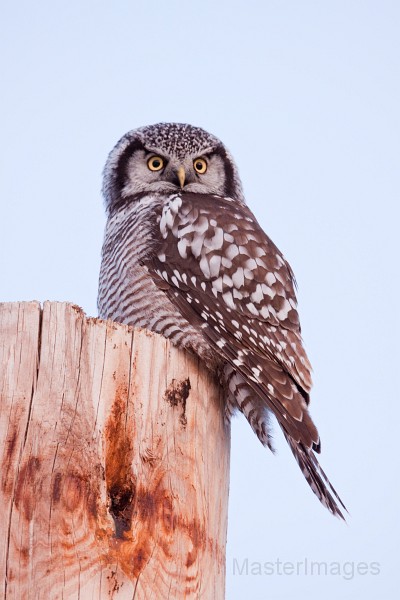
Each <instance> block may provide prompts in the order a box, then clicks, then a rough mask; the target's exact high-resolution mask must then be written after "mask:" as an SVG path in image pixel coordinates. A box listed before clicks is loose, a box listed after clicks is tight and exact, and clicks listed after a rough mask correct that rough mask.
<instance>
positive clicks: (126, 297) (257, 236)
mask: <svg viewBox="0 0 400 600" xmlns="http://www.w3.org/2000/svg"><path fill="white" fill-rule="evenodd" d="M103 195H104V199H105V206H106V212H107V217H108V218H107V225H106V230H105V238H104V244H103V249H102V263H101V271H100V282H99V295H98V308H99V316H100V317H101V318H103V319H112V320H114V321H119V322H121V323H125V324H128V325H133V326H135V327H140V328H144V329H148V330H150V331H153V332H156V333H159V334H161V335H163V336H165V337H166V338H168V339H170V340H171V342H172V343H173V344H175V345H176V346H178V347H180V348H183V349H185V350H187V351H189V352H192V353H194V354H195V355H197V356H198V357H199V358H200V360H201V361H202V362H203V363H204V364H205V365H206V366H207V368H208V369H210V370H211V371H212V372H213V373H216V374H217V375H218V377H219V379H220V381H221V384H222V385H223V388H224V392H225V399H226V401H225V406H226V415H227V418H230V416H231V415H232V414H233V412H234V411H235V410H237V409H238V410H239V411H240V412H242V413H243V414H244V416H245V417H246V419H247V420H248V422H249V424H250V426H251V428H252V429H253V431H254V433H255V434H256V435H257V437H258V439H259V440H260V442H261V443H262V444H263V445H265V446H267V447H270V448H271V437H270V428H269V416H270V414H271V413H272V414H274V415H275V417H276V419H277V421H278V423H279V425H280V427H281V429H282V431H283V434H284V436H285V438H286V440H287V442H288V444H289V446H290V448H291V451H292V452H293V454H294V456H295V458H296V460H297V462H298V464H299V466H300V469H301V471H302V472H303V474H304V476H305V478H306V480H307V482H308V483H309V485H310V487H311V489H312V490H313V491H314V493H315V494H316V495H317V496H318V498H319V499H320V501H321V502H322V504H324V505H325V506H326V507H327V508H328V509H329V511H330V512H331V513H333V514H334V515H337V516H339V517H341V518H344V517H343V513H342V509H344V508H345V507H344V505H343V503H342V501H341V500H340V498H339V496H338V495H337V493H336V492H335V490H334V488H333V487H332V485H331V484H330V482H329V480H328V478H327V477H326V475H325V473H324V472H323V470H322V469H321V467H320V465H319V463H318V460H317V458H316V455H315V453H319V452H320V439H319V435H318V431H317V429H316V427H315V425H314V423H313V421H312V419H311V417H310V414H309V410H308V406H309V400H310V389H311V385H312V382H311V374H310V373H311V366H310V363H309V360H308V358H307V355H306V352H305V350H304V347H303V344H302V338H301V333H300V323H299V317H298V312H297V302H296V294H295V279H294V275H293V272H292V270H291V268H290V266H289V264H288V263H287V261H286V260H285V258H284V257H283V255H282V253H281V252H280V251H279V250H278V248H277V247H276V246H275V244H274V243H273V242H272V241H271V240H270V238H269V237H268V236H267V235H266V233H264V231H263V230H262V228H261V227H260V225H259V224H258V222H257V220H256V218H255V216H254V215H253V213H252V212H251V210H250V209H249V208H248V206H247V204H246V201H245V198H244V195H243V190H242V185H241V182H240V179H239V175H238V170H237V167H236V165H235V162H234V161H233V158H232V156H231V154H230V153H229V151H228V150H227V149H226V147H225V146H224V145H223V144H222V142H221V141H220V140H219V139H218V138H216V137H214V136H213V135H211V134H209V133H207V132H206V131H204V130H203V129H201V128H199V127H193V126H191V125H185V124H180V123H159V124H156V125H150V126H146V127H142V128H139V129H136V130H133V131H130V132H128V133H127V134H126V135H124V136H123V137H122V138H121V139H120V141H119V142H118V143H117V145H116V146H115V147H114V149H113V150H112V151H111V153H110V155H109V157H108V160H107V163H106V166H105V169H104V183H103Z"/></svg>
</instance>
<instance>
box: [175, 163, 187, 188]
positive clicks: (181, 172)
mask: <svg viewBox="0 0 400 600" xmlns="http://www.w3.org/2000/svg"><path fill="white" fill-rule="evenodd" d="M176 174H177V175H178V179H179V184H180V186H181V188H183V186H184V185H185V177H186V173H185V169H184V168H183V167H179V169H178V170H177V172H176Z"/></svg>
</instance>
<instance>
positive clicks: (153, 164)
mask: <svg viewBox="0 0 400 600" xmlns="http://www.w3.org/2000/svg"><path fill="white" fill-rule="evenodd" d="M147 166H148V167H149V169H150V171H161V169H162V168H163V166H164V159H163V158H161V156H151V157H150V158H149V160H148V161H147Z"/></svg>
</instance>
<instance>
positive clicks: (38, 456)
mask: <svg viewBox="0 0 400 600" xmlns="http://www.w3.org/2000/svg"><path fill="white" fill-rule="evenodd" d="M229 436H230V433H229V427H228V426H226V425H225V423H224V418H223V409H222V397H221V392H220V390H219V387H218V385H217V384H216V382H215V380H214V379H213V378H212V377H211V375H210V374H209V373H208V372H207V371H206V370H205V369H204V368H202V367H201V366H200V365H199V363H198V361H197V360H196V359H195V358H193V357H191V356H190V355H188V354H187V353H185V352H182V351H179V350H177V349H176V348H174V347H172V346H171V345H170V344H169V342H168V341H167V340H165V339H164V338H162V337H160V336H157V335H154V334H150V333H148V332H145V331H140V330H133V329H132V328H129V327H127V326H124V325H120V324H117V323H113V322H109V321H100V320H98V319H90V318H89V319H88V318H86V317H85V315H84V313H83V312H82V311H81V310H80V309H79V308H78V307H76V306H73V305H71V304H67V303H57V302H51V303H50V302H46V303H45V304H44V307H43V308H41V306H40V304H39V303H37V302H21V303H10V304H2V305H0V500H1V515H0V598H5V599H7V600H10V599H12V600H19V599H21V600H26V599H32V600H49V599H51V600H53V599H54V600H55V599H61V598H62V599H72V598H73V599H75V598H76V599H78V598H79V599H80V600H85V599H88V600H89V599H90V600H97V599H100V598H101V599H102V598H107V599H109V598H113V599H118V600H120V599H125V598H126V599H128V598H129V600H132V599H133V598H135V599H137V600H144V599H161V600H162V599H164V598H169V599H171V600H180V599H181V598H187V599H192V598H193V599H194V598H201V599H204V600H208V599H210V600H211V599H216V600H222V599H223V598H224V589H225V545H226V527H227V503H228V485H229V439H230V438H229Z"/></svg>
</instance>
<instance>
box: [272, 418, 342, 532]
mask: <svg viewBox="0 0 400 600" xmlns="http://www.w3.org/2000/svg"><path fill="white" fill-rule="evenodd" d="M282 430H283V429H282ZM283 433H284V435H285V438H286V440H287V443H288V444H289V446H290V449H291V451H292V452H293V455H294V457H295V459H296V461H297V463H298V465H299V467H300V469H301V472H302V473H303V475H304V477H305V478H306V480H307V482H308V485H309V486H310V488H311V489H312V491H313V492H314V494H315V495H316V496H317V497H318V498H319V500H320V502H321V503H322V504H323V505H324V506H326V508H327V509H328V510H329V512H331V513H332V514H333V515H335V516H336V517H339V518H340V519H343V521H345V520H346V519H345V518H344V516H343V513H342V510H341V509H344V510H345V511H346V512H347V508H346V507H345V505H344V504H343V502H342V500H341V499H340V497H339V495H338V493H337V492H336V490H335V488H334V487H333V485H332V484H331V482H330V481H329V479H328V477H327V476H326V475H325V473H324V471H323V470H322V468H321V466H320V464H319V462H318V460H317V458H316V456H315V454H314V452H313V451H312V450H309V449H307V448H305V447H304V445H303V444H302V443H301V442H300V443H299V442H296V441H295V440H293V439H292V438H291V437H290V436H289V435H288V434H287V433H286V432H285V431H284V430H283Z"/></svg>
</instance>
